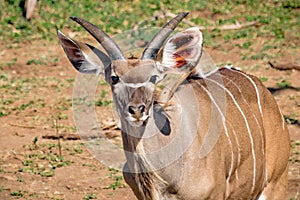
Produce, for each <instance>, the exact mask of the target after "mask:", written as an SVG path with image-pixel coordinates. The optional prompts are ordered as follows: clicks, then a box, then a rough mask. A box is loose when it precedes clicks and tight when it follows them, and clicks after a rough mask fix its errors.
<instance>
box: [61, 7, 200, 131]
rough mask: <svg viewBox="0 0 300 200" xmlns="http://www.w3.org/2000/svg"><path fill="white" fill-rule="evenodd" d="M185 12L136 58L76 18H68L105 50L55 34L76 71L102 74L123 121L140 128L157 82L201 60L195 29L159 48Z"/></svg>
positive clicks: (189, 67)
mask: <svg viewBox="0 0 300 200" xmlns="http://www.w3.org/2000/svg"><path fill="white" fill-rule="evenodd" d="M187 14H188V13H181V14H179V15H178V16H176V17H175V18H173V19H172V20H171V21H169V22H168V23H167V24H166V25H165V26H164V27H163V28H162V29H161V30H160V31H159V32H158V33H157V34H156V35H155V36H154V37H153V39H152V40H151V41H150V42H149V43H148V44H147V46H146V47H145V49H144V51H143V53H142V56H141V57H140V58H139V59H137V58H129V59H126V58H125V56H124V54H123V53H122V51H121V50H120V48H119V47H118V46H117V44H116V43H115V42H114V41H113V40H112V39H111V38H110V37H109V36H108V35H107V34H106V33H105V32H103V31H102V30H101V29H99V28H98V27H96V26H95V25H93V24H91V23H90V22H88V21H86V20H84V19H81V18H78V17H71V19H72V20H74V21H76V22H77V23H79V24H80V25H81V26H82V27H84V28H85V29H86V30H87V31H88V32H89V33H90V34H91V35H92V36H93V37H94V38H95V39H96V40H97V41H98V42H99V43H100V44H101V45H102V47H103V48H104V49H105V51H106V53H104V52H102V51H100V50H99V49H97V48H95V47H93V46H91V45H89V44H85V43H82V42H79V41H75V40H73V39H70V38H68V37H67V36H65V35H64V34H63V33H62V32H60V31H58V37H59V40H60V43H61V45H62V47H63V49H64V51H65V53H66V54H67V56H68V58H69V60H70V62H71V63H72V64H73V65H74V67H75V68H76V70H78V71H79V72H81V73H94V74H104V75H105V80H106V81H107V82H108V83H109V85H110V86H111V90H112V93H113V99H114V103H115V105H116V108H117V111H118V113H119V116H120V118H121V121H122V123H124V121H125V122H128V123H129V124H130V125H131V126H134V127H140V126H142V125H145V124H146V122H147V119H148V118H149V116H151V112H152V107H153V103H154V90H155V87H156V85H157V83H158V82H159V81H161V80H162V79H163V78H164V77H165V75H166V73H168V72H170V71H177V72H180V73H183V74H188V73H190V72H191V71H193V69H194V68H195V67H196V65H197V63H198V61H199V59H200V56H201V47H202V34H201V32H200V31H199V29H197V28H190V29H187V30H185V31H183V32H179V33H177V34H175V35H174V36H173V37H171V38H170V39H169V40H168V41H167V43H166V45H165V47H164V48H163V51H160V49H161V48H162V46H163V44H164V42H165V41H166V40H167V38H168V36H169V35H170V34H171V33H172V31H173V30H174V29H175V28H176V26H177V25H178V23H179V22H180V21H181V20H182V19H183V18H184V17H185V16H187ZM159 52H162V56H158V54H159ZM158 57H160V59H158ZM172 69H175V70H172Z"/></svg>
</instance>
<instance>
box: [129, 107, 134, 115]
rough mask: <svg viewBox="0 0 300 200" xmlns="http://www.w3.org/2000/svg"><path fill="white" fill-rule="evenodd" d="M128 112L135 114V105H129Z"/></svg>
mask: <svg viewBox="0 0 300 200" xmlns="http://www.w3.org/2000/svg"><path fill="white" fill-rule="evenodd" d="M128 112H129V113H130V114H132V115H134V113H135V112H134V107H133V106H129V107H128Z"/></svg>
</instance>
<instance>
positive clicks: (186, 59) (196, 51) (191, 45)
mask: <svg viewBox="0 0 300 200" xmlns="http://www.w3.org/2000/svg"><path fill="white" fill-rule="evenodd" d="M202 41H203V39H202V33H201V31H200V30H199V28H195V27H194V28H189V29H186V30H185V31H182V32H178V33H176V34H175V35H174V36H173V37H171V38H170V39H169V40H168V41H167V43H166V45H165V47H164V49H163V55H162V61H161V65H162V67H163V68H164V69H165V70H166V68H167V69H168V68H172V69H176V70H177V71H180V72H190V71H192V70H193V69H194V68H195V67H196V66H197V64H198V62H199V60H200V57H201V53H202Z"/></svg>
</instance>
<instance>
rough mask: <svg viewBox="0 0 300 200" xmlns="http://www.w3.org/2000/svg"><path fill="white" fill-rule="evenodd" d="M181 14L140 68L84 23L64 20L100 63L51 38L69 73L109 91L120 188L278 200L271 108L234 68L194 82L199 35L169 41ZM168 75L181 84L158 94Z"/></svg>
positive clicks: (282, 187) (145, 195)
mask: <svg viewBox="0 0 300 200" xmlns="http://www.w3.org/2000/svg"><path fill="white" fill-rule="evenodd" d="M187 14H188V13H181V14H179V15H178V16H176V17H175V18H174V19H172V20H171V21H169V22H168V23H167V24H166V25H165V26H164V27H163V28H162V29H161V30H160V31H159V32H158V33H157V34H156V35H155V36H154V37H153V39H152V40H151V41H150V42H149V43H148V44H147V46H146V47H145V50H144V51H143V54H142V56H141V57H140V58H139V59H137V58H133V57H131V58H128V59H127V58H126V57H125V56H124V54H123V53H122V51H121V50H120V48H119V47H118V46H117V44H115V42H114V41H113V40H112V39H111V38H110V37H109V36H108V35H107V34H106V33H104V32H103V31H102V30H101V29H99V28H97V27H96V26H95V25H93V24H91V23H89V22H88V21H86V20H84V19H81V18H78V17H72V18H71V19H73V20H74V21H76V22H77V23H79V24H80V25H81V26H83V27H84V28H85V29H86V30H87V31H88V32H89V33H90V34H91V35H92V36H93V37H94V38H95V39H96V40H97V41H98V42H99V43H100V44H101V45H102V47H103V48H104V49H105V51H106V53H107V54H105V53H103V52H102V51H100V50H99V49H97V48H95V47H93V46H91V45H88V44H85V43H81V42H78V41H75V40H72V39H70V38H68V37H67V36H65V35H64V34H63V33H61V32H58V37H59V40H60V42H61V45H62V47H63V49H64V51H65V53H66V54H67V56H68V58H69V60H70V61H71V63H72V64H73V65H74V67H75V68H76V70H78V71H79V72H81V73H96V74H104V75H105V80H106V81H107V82H108V83H109V84H110V87H111V90H112V94H113V100H114V103H115V106H116V109H117V111H118V115H119V117H120V120H121V127H122V140H123V148H124V151H125V156H126V159H127V163H126V164H125V166H124V173H123V174H124V178H125V180H126V182H127V183H128V185H129V186H130V187H131V189H132V191H133V192H134V194H135V195H136V197H137V198H138V199H140V200H150V199H155V200H161V199H184V200H192V199H197V200H199V199H235V200H236V199H260V200H262V199H272V200H274V199H284V198H285V193H286V186H287V172H288V158H289V134H288V130H287V127H286V124H285V121H284V119H283V117H282V115H281V113H280V110H279V108H278V106H277V104H276V102H275V100H274V98H273V97H272V95H271V94H270V92H269V91H268V90H267V89H266V88H265V87H264V86H263V85H262V83H261V82H260V81H259V79H257V78H256V77H253V76H251V75H248V74H246V73H243V72H241V71H238V70H235V69H233V68H228V67H225V68H220V69H218V70H215V71H214V72H211V73H209V74H204V75H203V74H201V73H199V72H197V70H196V69H195V67H196V66H197V63H198V62H199V59H200V57H201V52H202V34H201V32H200V31H199V29H197V28H190V29H187V30H185V31H183V32H179V33H177V34H175V35H174V36H173V37H171V38H170V39H168V40H167V38H168V36H169V35H170V34H171V33H172V31H173V30H174V29H175V28H176V26H177V25H178V23H179V22H180V21H181V20H182V19H183V18H184V17H185V16H186V15H187ZM166 40H167V42H166V44H165V45H164V47H163V44H164V43H165V41H166ZM160 50H161V51H160ZM172 73H177V74H180V77H181V78H179V80H178V81H176V84H174V85H175V86H174V87H172V88H171V89H168V88H165V89H162V91H161V92H160V93H159V94H156V93H155V90H156V86H157V84H158V83H159V82H161V81H163V80H164V79H165V77H167V74H172ZM154 93H155V94H154Z"/></svg>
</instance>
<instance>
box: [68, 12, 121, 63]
mask: <svg viewBox="0 0 300 200" xmlns="http://www.w3.org/2000/svg"><path fill="white" fill-rule="evenodd" d="M70 18H71V19H72V20H74V21H75V22H77V23H78V24H80V25H81V26H82V27H83V28H85V30H87V31H88V32H89V33H90V34H91V35H92V36H93V37H94V38H95V39H96V40H97V41H98V42H99V43H100V44H101V45H102V47H103V48H104V49H105V51H106V52H107V54H108V55H109V57H110V58H111V59H112V60H125V57H124V55H123V53H122V51H121V50H120V48H119V47H118V45H117V44H116V43H115V42H114V41H113V40H112V39H111V38H110V37H109V36H108V35H107V34H106V33H105V32H104V31H102V30H101V29H99V28H98V27H97V26H95V25H94V24H92V23H90V22H88V21H86V20H84V19H82V18H79V17H70Z"/></svg>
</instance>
